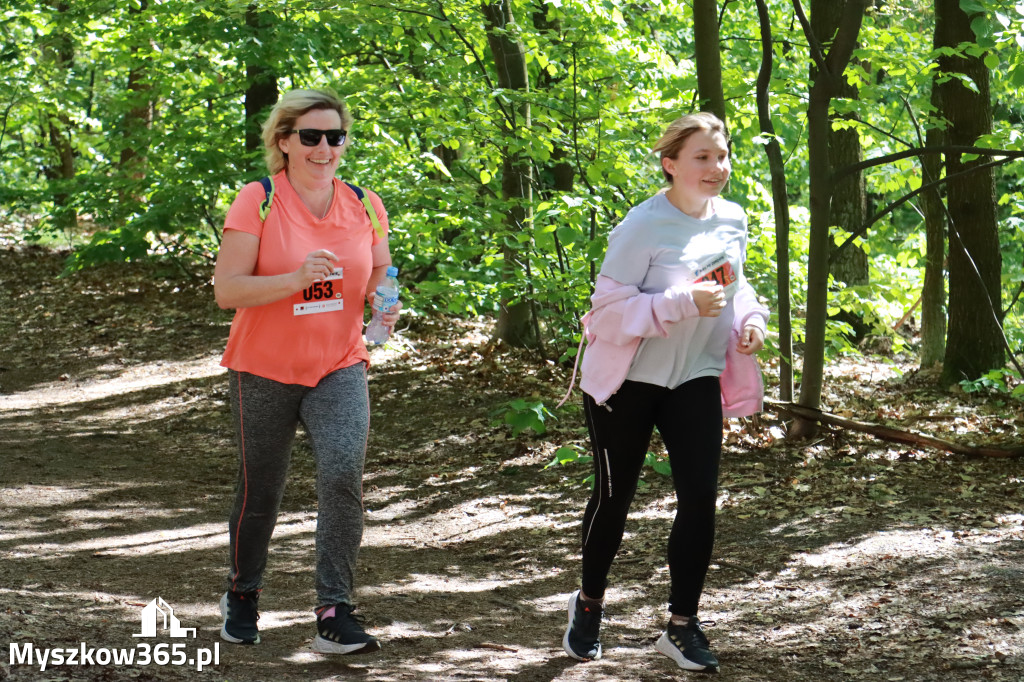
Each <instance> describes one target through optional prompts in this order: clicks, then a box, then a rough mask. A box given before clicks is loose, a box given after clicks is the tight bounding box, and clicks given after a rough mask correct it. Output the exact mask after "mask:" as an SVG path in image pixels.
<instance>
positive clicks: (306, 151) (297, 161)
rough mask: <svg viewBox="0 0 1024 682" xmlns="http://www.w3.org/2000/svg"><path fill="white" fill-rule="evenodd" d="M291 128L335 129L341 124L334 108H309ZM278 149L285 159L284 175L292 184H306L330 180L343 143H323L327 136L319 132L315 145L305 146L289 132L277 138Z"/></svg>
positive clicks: (335, 170)
mask: <svg viewBox="0 0 1024 682" xmlns="http://www.w3.org/2000/svg"><path fill="white" fill-rule="evenodd" d="M292 128H294V129H295V130H301V129H303V128H316V129H318V130H335V129H338V128H341V116H340V115H338V112H337V111H335V110H334V109H312V110H310V111H307V112H306V113H304V114H303V115H302V116H299V117H298V118H297V119H295V123H294V125H292ZM277 146H278V149H280V150H281V151H282V152H283V153H284V154H285V155H287V159H288V165H287V170H288V179H289V180H290V181H291V182H292V183H293V184H301V185H306V186H310V187H317V186H322V185H324V184H330V183H331V182H332V181H333V180H334V174H335V173H336V172H337V170H338V163H339V162H340V160H341V154H342V151H343V150H344V149H345V145H344V144H342V145H340V146H338V147H332V146H330V145H329V144H327V136H326V135H324V136H321V137H320V142H319V143H317V145H316V146H315V147H306V146H304V145H303V144H302V143H301V142H299V136H298V134H297V133H291V134H289V135H287V136H285V137H282V138H280V139H279V140H278V141H277Z"/></svg>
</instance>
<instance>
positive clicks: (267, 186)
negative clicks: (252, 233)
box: [260, 177, 274, 222]
mask: <svg viewBox="0 0 1024 682" xmlns="http://www.w3.org/2000/svg"><path fill="white" fill-rule="evenodd" d="M260 184H261V185H263V191H264V193H266V198H265V199H264V200H263V203H261V204H260V220H261V221H262V222H266V220H267V216H268V215H270V206H271V204H273V203H274V179H273V178H267V177H263V178H260Z"/></svg>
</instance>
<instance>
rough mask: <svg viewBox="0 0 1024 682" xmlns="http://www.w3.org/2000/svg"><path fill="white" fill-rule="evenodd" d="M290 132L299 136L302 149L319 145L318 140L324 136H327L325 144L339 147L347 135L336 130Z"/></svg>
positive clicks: (313, 129)
mask: <svg viewBox="0 0 1024 682" xmlns="http://www.w3.org/2000/svg"><path fill="white" fill-rule="evenodd" d="M292 132H293V133H298V134H299V142H301V143H302V146H303V147H315V146H317V145H318V144H320V138H321V137H322V136H324V135H326V136H327V144H329V145H330V146H332V147H340V146H341V145H342V144H344V142H345V136H346V135H348V133H347V132H346V131H344V130H340V129H338V128H335V129H334V130H317V129H316V128H303V129H302V130H292Z"/></svg>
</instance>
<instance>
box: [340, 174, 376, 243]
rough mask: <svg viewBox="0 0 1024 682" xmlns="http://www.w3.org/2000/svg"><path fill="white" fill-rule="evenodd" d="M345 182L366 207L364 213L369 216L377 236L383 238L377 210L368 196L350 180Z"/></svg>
mask: <svg viewBox="0 0 1024 682" xmlns="http://www.w3.org/2000/svg"><path fill="white" fill-rule="evenodd" d="M345 184H346V185H348V186H349V188H350V189H351V190H352V191H353V192H355V193H356V197H357V198H358V199H359V201H361V202H363V207H364V208H365V209H366V215H368V216H369V217H370V223H372V224H373V229H374V230H376V231H377V236H378V237H380V238H381V239H384V228H383V227H381V225H380V221H379V220H377V211H376V209H374V207H373V204H372V203H370V197H368V196H366V192H364V191H363V190H362V189H361V188H359V187H357V186H355V185H353V184H352V183H351V182H346V183H345Z"/></svg>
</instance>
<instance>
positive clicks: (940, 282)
mask: <svg viewBox="0 0 1024 682" xmlns="http://www.w3.org/2000/svg"><path fill="white" fill-rule="evenodd" d="M936 47H938V45H936ZM937 80H938V79H937V78H933V80H932V97H931V99H932V106H933V107H935V110H936V111H939V110H940V109H939V97H938V87H939V86H938V84H937V82H936V81H937ZM945 143H946V140H945V133H944V132H943V131H942V130H941V129H940V128H938V127H937V126H931V127H930V128H929V129H928V132H927V133H926V137H925V145H926V146H928V147H937V146H940V145H942V144H945ZM921 169H922V175H923V178H922V179H923V181H924V183H925V184H928V183H930V182H935V181H936V180H938V179H939V176H940V175H941V173H942V157H941V156H940V155H938V154H924V155H922V156H921ZM921 212H922V213H924V230H925V264H924V285H923V286H922V288H921V367H922V368H928V367H934V366H936V365H937V364H939V363H940V362H942V358H943V355H944V354H945V352H946V277H945V270H946V213H945V210H944V208H943V205H942V190H940V189H939V188H935V190H933V191H929V192H925V193H924V194H923V195H922V196H921Z"/></svg>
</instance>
